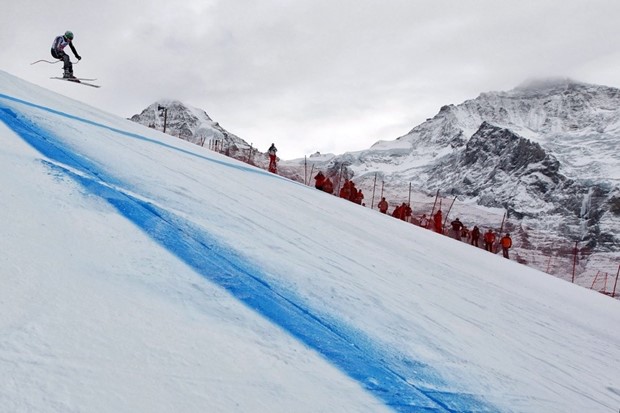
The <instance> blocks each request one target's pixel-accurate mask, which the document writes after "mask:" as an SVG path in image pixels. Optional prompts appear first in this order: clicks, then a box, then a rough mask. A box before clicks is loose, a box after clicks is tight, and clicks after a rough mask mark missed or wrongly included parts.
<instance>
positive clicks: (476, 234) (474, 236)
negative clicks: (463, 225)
mask: <svg viewBox="0 0 620 413" xmlns="http://www.w3.org/2000/svg"><path fill="white" fill-rule="evenodd" d="M479 239H480V228H478V226H476V225H474V229H472V230H471V245H475V246H476V247H477V246H478V240H479Z"/></svg>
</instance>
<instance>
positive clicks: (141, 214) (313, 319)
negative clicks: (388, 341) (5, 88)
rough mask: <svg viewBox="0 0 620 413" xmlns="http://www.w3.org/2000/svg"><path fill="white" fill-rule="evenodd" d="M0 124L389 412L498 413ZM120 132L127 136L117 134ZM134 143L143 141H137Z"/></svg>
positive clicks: (5, 113)
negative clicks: (288, 335)
mask: <svg viewBox="0 0 620 413" xmlns="http://www.w3.org/2000/svg"><path fill="white" fill-rule="evenodd" d="M0 97H4V98H8V99H9V100H12V101H15V102H19V103H24V104H28V105H29V106H32V107H37V108H40V109H42V110H45V111H47V112H50V113H53V114H55V115H59V116H64V117H67V118H69V119H75V120H78V121H80V122H87V123H90V124H92V125H95V126H100V127H102V128H106V129H108V130H114V129H113V128H109V127H107V126H104V125H100V124H97V123H95V122H90V121H86V120H83V119H79V118H76V117H73V116H71V115H67V114H64V113H62V112H58V111H54V110H52V109H48V108H44V107H40V106H37V105H33V104H30V103H27V102H23V101H20V100H18V99H13V98H9V97H6V96H4V95H0ZM0 120H1V121H3V122H4V123H5V124H6V125H7V126H8V127H9V128H11V129H12V130H13V131H14V132H15V133H17V134H18V135H19V136H20V137H21V138H22V139H24V141H25V142H27V143H28V144H30V145H31V146H32V147H33V148H35V149H36V150H38V151H39V152H40V153H41V154H43V155H44V156H45V157H47V158H48V159H50V160H51V162H47V161H44V162H46V164H47V165H48V166H49V167H50V168H52V169H54V170H55V171H58V172H59V173H62V174H66V175H67V176H69V177H71V178H72V179H74V180H75V181H76V182H78V183H80V184H81V185H82V187H83V188H84V189H85V190H86V191H88V192H89V193H91V194H94V195H96V196H99V197H101V198H102V199H104V200H106V201H107V202H109V203H110V204H111V205H113V206H114V207H115V208H116V209H117V211H118V212H119V213H120V214H122V215H123V216H124V217H126V218H127V219H129V220H130V221H131V222H133V223H134V224H135V225H136V226H138V227H139V228H140V229H142V230H143V231H144V232H145V233H146V234H147V235H148V236H149V237H151V238H152V239H153V240H155V241H156V242H157V243H159V244H160V245H161V246H163V247H164V248H166V249H167V250H168V251H170V252H171V253H173V254H174V255H176V256H177V257H178V258H179V259H181V260H183V261H184V262H185V263H187V264H188V265H190V266H191V267H192V268H194V269H195V270H196V271H197V272H198V273H199V274H201V275H202V276H203V277H205V278H206V279H207V280H209V281H211V282H214V283H216V284H217V285H219V286H220V287H222V288H224V289H226V290H227V291H229V292H230V294H231V295H233V296H234V297H236V298H237V299H238V300H239V301H241V302H243V303H244V304H245V305H247V306H248V307H249V308H251V309H253V310H254V311H256V312H258V313H260V314H261V315H262V316H264V317H265V318H267V319H268V320H271V321H272V322H273V323H274V324H276V325H278V326H280V327H281V328H283V329H284V330H285V331H288V332H289V333H290V334H291V335H292V336H294V337H296V338H297V339H298V340H300V341H301V342H303V343H304V344H306V345H307V346H308V347H310V348H312V349H314V350H315V351H317V352H318V353H319V354H321V355H322V356H323V357H324V358H325V359H326V360H327V361H328V362H330V363H331V364H332V365H334V366H336V367H337V368H339V369H340V370H341V371H343V372H344V373H345V374H347V375H348V376H349V377H351V378H352V379H354V380H356V381H357V382H358V383H360V385H361V386H363V387H364V388H365V389H367V391H368V392H370V393H371V394H373V395H374V396H375V397H376V398H377V399H379V400H382V401H383V402H384V403H385V404H386V405H387V406H390V407H391V408H392V409H393V410H394V411H396V412H403V413H405V412H450V413H457V412H461V413H490V412H498V410H497V408H495V407H494V406H491V405H489V404H488V403H487V402H485V401H483V400H480V399H478V398H476V397H474V396H472V395H469V394H463V393H459V392H445V391H437V389H438V388H439V389H446V388H450V387H452V388H454V387H458V386H450V385H449V384H448V383H445V382H444V381H443V380H442V379H441V378H440V375H439V374H438V373H437V372H436V371H434V370H433V369H432V368H431V367H430V366H427V365H424V364H423V363H420V362H417V361H415V360H411V359H406V358H404V357H402V356H401V355H399V354H397V353H396V352H394V351H390V349H386V348H385V347H383V346H381V345H380V344H378V343H375V342H373V341H372V340H371V339H370V338H369V337H367V336H366V335H364V334H363V333H361V332H360V331H357V330H355V329H354V328H352V327H350V326H348V325H346V324H345V323H343V322H341V321H339V320H335V319H326V318H325V317H319V316H317V315H316V314H315V313H314V312H313V310H312V309H310V308H307V307H306V306H304V305H303V303H304V301H303V299H302V298H301V297H298V296H297V295H296V294H295V293H294V292H292V291H288V290H285V289H284V288H283V287H282V286H278V285H270V284H269V283H267V282H266V281H265V280H266V279H267V277H266V276H265V275H264V274H263V273H262V272H261V270H260V269H259V268H256V267H255V266H253V265H252V264H251V263H248V262H246V261H245V260H244V259H243V258H242V257H241V256H239V255H238V254H237V253H236V252H235V251H234V250H232V249H231V248H229V247H227V246H225V245H222V244H221V243H219V242H218V241H217V240H216V239H214V238H213V237H212V236H211V235H210V234H208V233H206V232H204V230H203V229H200V228H198V227H196V226H194V225H193V224H192V222H190V221H187V220H185V219H183V218H181V217H179V216H175V215H174V214H172V213H170V212H169V211H166V210H164V209H161V208H159V207H157V206H155V205H153V204H151V203H149V202H146V201H143V200H140V199H137V198H135V197H132V196H131V195H129V194H128V193H126V192H124V191H123V189H122V188H126V187H127V185H123V182H119V181H118V180H117V179H115V178H113V177H111V176H108V175H107V174H106V173H105V172H104V171H102V170H100V169H98V168H97V167H96V165H95V164H93V163H91V162H89V161H88V160H87V159H85V158H84V157H81V156H79V155H78V154H75V153H72V152H71V150H70V149H69V148H67V147H66V146H65V145H64V144H63V141H62V139H60V138H59V137H57V136H54V135H53V134H52V133H50V132H49V131H46V130H44V129H42V128H41V127H39V126H38V125H36V124H34V123H32V122H31V121H29V120H28V119H27V117H25V116H22V115H21V114H20V113H18V112H15V109H11V108H9V107H7V106H4V105H2V104H1V103H0ZM114 131H116V130H114ZM118 133H123V134H125V135H128V136H133V134H128V133H125V132H122V131H118ZM133 137H137V138H139V139H147V138H143V137H140V136H138V135H136V136H133ZM153 142H154V143H157V144H161V143H160V142H156V141H153ZM173 149H175V150H178V148H173ZM248 169H251V168H248ZM74 171H76V172H74ZM252 172H254V171H252ZM268 175H270V176H271V174H268ZM110 184H112V185H113V187H112V186H110ZM119 188H120V189H119ZM317 314H318V313H317Z"/></svg>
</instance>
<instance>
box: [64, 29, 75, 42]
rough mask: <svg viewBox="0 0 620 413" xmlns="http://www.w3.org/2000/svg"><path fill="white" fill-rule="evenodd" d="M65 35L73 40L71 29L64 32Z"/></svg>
mask: <svg viewBox="0 0 620 413" xmlns="http://www.w3.org/2000/svg"><path fill="white" fill-rule="evenodd" d="M65 37H66V38H67V39H69V40H73V32H72V31H71V30H67V31H66V32H65Z"/></svg>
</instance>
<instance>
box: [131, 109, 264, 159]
mask: <svg viewBox="0 0 620 413" xmlns="http://www.w3.org/2000/svg"><path fill="white" fill-rule="evenodd" d="M130 120H132V121H133V122H136V123H140V124H142V125H145V126H148V127H150V128H154V129H158V130H161V131H163V130H164V126H165V129H166V130H165V132H166V133H168V134H170V135H172V136H176V137H178V138H180V139H184V140H186V141H189V142H192V143H195V144H196V145H200V146H205V147H209V148H211V149H213V150H216V151H218V152H221V153H225V154H226V155H228V156H231V157H233V158H236V159H240V160H243V161H245V162H250V163H253V162H252V160H253V159H254V157H255V156H256V149H253V148H252V147H251V145H249V144H248V143H247V142H246V141H244V140H243V139H241V138H240V137H238V136H236V135H234V134H232V133H230V132H228V131H226V130H225V129H224V128H222V127H221V126H220V125H219V124H218V123H217V122H214V121H213V120H212V119H211V118H210V117H209V115H207V113H206V112H205V111H204V110H202V109H197V108H193V107H191V106H188V105H185V104H183V103H181V102H179V101H177V100H160V101H157V102H154V103H153V104H151V105H150V106H149V107H147V108H146V109H144V110H143V111H142V112H141V113H140V114H139V115H133V116H132V117H131V118H130Z"/></svg>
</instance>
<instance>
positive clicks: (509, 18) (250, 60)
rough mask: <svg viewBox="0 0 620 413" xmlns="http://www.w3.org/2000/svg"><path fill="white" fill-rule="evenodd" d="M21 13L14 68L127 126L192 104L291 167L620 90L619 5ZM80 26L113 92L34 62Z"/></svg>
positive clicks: (208, 0) (96, 6) (491, 3)
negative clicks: (462, 111)
mask: <svg viewBox="0 0 620 413" xmlns="http://www.w3.org/2000/svg"><path fill="white" fill-rule="evenodd" d="M5 3H6V4H3V6H2V8H3V10H2V13H1V14H0V38H1V39H2V40H3V42H2V43H3V46H2V48H0V62H1V63H0V69H2V70H5V71H7V72H9V73H11V74H14V75H17V76H19V77H22V78H24V79H26V80H28V81H30V82H33V83H36V84H39V85H41V86H44V87H46V88H49V89H52V90H54V91H57V92H60V93H62V94H65V95H67V96H70V97H73V98H76V99H78V100H81V101H84V102H86V103H88V104H91V105H93V106H95V107H98V108H102V109H104V110H106V111H108V112H111V113H114V114H117V115H120V116H123V117H130V116H132V115H134V114H136V113H139V112H141V111H142V109H144V108H145V107H147V106H148V105H150V104H151V103H153V102H154V101H156V100H158V99H162V98H170V99H177V100H180V101H182V102H184V103H186V104H189V105H192V106H195V107H199V108H201V109H204V110H205V111H206V112H207V113H208V114H209V116H211V118H212V119H213V120H214V121H217V122H219V123H220V124H221V125H222V126H223V127H224V128H226V129H227V130H228V131H229V132H232V133H234V134H236V135H238V136H239V137H241V138H243V139H244V140H246V141H247V142H249V143H253V144H254V145H255V146H257V147H258V148H259V149H260V150H263V151H266V150H267V147H268V146H269V144H271V142H275V143H276V146H278V148H279V150H280V151H279V153H278V154H279V155H280V156H281V157H282V158H284V159H291V158H295V157H303V156H304V155H309V154H311V153H313V152H316V151H320V152H322V153H327V152H333V153H336V154H340V153H343V152H345V151H354V150H361V149H366V148H368V147H370V146H371V145H372V144H373V143H374V142H376V141H378V140H393V139H395V138H397V137H399V136H401V135H403V134H405V133H407V132H408V131H409V130H411V129H412V128H413V127H415V126H416V125H418V124H419V123H421V122H423V121H424V120H425V119H426V118H428V117H432V116H434V115H435V114H436V113H437V112H438V111H439V108H440V107H441V106H442V105H444V104H450V103H454V104H458V103H461V102H463V101H464V100H467V99H471V98H475V97H476V96H478V95H479V94H480V93H481V92H487V91H493V90H510V89H512V88H514V87H515V86H517V85H518V84H520V83H521V82H523V81H525V80H527V79H530V78H533V77H557V76H561V77H570V78H573V79H575V80H579V81H583V82H588V83H595V84H603V85H608V86H614V87H620V47H619V46H618V45H619V44H620V26H619V25H618V17H619V16H620V1H617V0H583V1H577V0H531V1H529V0H502V1H497V0H478V1H474V0H471V1H468V0H443V1H442V0H433V1H431V0H427V1H421V0H377V1H371V0H290V1H289V0H186V1H184V2H177V1H162V0H152V1H150V2H137V1H127V0H125V1H119V0H107V1H101V0H96V1H95V0H80V1H73V2H65V1H63V0H58V1H43V0H20V1H11V2H5ZM65 30H72V31H73V32H74V34H75V46H76V48H77V50H78V52H79V54H80V55H81V56H82V58H83V59H82V61H81V62H80V63H79V64H78V65H77V66H76V67H75V74H76V75H77V76H83V77H96V78H98V80H97V83H100V84H101V85H103V87H102V88H101V89H92V88H87V87H82V86H78V85H71V84H67V83H65V82H59V81H54V80H50V79H48V78H49V76H55V75H60V74H61V73H62V68H61V64H57V65H50V64H46V63H41V64H37V65H34V66H31V65H30V63H31V62H33V61H35V60H38V59H50V60H51V56H50V52H49V49H50V47H51V43H52V41H53V39H54V37H55V36H56V35H59V34H61V33H64V31H65ZM69 53H70V52H69ZM70 54H71V53H70Z"/></svg>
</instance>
